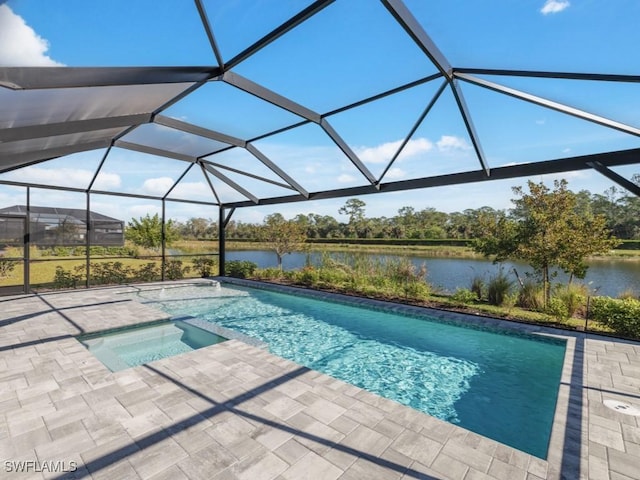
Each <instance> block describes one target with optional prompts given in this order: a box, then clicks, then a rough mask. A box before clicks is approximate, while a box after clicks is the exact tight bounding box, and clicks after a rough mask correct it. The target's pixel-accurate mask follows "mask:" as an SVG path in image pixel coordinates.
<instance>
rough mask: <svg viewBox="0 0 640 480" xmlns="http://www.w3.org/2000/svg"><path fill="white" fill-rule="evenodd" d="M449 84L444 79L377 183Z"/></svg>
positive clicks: (378, 181)
mask: <svg viewBox="0 0 640 480" xmlns="http://www.w3.org/2000/svg"><path fill="white" fill-rule="evenodd" d="M448 84H449V82H448V81H446V80H445V81H444V82H442V85H440V87H439V88H438V90H436V93H435V94H434V95H433V97H432V98H431V101H430V102H429V103H428V104H427V106H426V107H425V109H424V110H423V111H422V113H421V114H420V116H419V117H418V119H417V120H416V122H415V123H414V124H413V127H411V130H410V131H409V133H408V134H407V136H406V137H404V140H403V141H402V143H401V144H400V147H398V150H397V151H396V153H395V154H394V155H393V157H391V160H389V163H388V164H387V166H386V167H385V169H384V170H383V171H382V173H381V174H380V176H379V177H378V180H377V181H376V183H380V182H382V179H383V178H384V176H385V175H386V174H387V172H388V171H389V169H390V168H391V166H392V165H393V164H394V163H395V161H396V160H397V159H398V157H399V156H400V154H401V153H402V150H404V147H406V145H407V143H409V140H411V138H412V137H413V135H414V134H415V133H416V130H418V128H419V127H420V125H421V124H422V122H423V121H424V119H425V118H426V117H427V115H428V114H429V112H430V111H431V109H432V108H433V106H434V105H435V104H436V102H437V101H438V99H439V98H440V95H442V92H444V89H445V88H447V85H448Z"/></svg>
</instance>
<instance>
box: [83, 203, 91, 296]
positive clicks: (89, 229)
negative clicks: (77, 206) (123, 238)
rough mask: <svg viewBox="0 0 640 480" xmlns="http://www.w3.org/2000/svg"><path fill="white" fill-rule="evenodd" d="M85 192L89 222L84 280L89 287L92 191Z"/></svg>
mask: <svg viewBox="0 0 640 480" xmlns="http://www.w3.org/2000/svg"><path fill="white" fill-rule="evenodd" d="M85 194H86V196H87V203H86V208H87V211H86V212H85V213H86V217H87V222H86V225H87V228H86V232H85V235H86V238H85V239H84V244H85V248H86V250H87V251H86V259H85V261H86V266H85V275H86V280H85V282H84V285H85V287H86V288H89V287H90V286H91V282H90V280H89V277H90V275H91V254H90V251H91V232H92V230H93V228H92V227H91V200H90V193H89V191H88V190H87V191H86V192H85Z"/></svg>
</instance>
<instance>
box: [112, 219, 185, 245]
mask: <svg viewBox="0 0 640 480" xmlns="http://www.w3.org/2000/svg"><path fill="white" fill-rule="evenodd" d="M124 234H125V238H126V239H127V240H130V241H132V242H133V243H135V244H136V245H139V246H141V247H143V248H150V249H152V250H159V249H160V247H162V220H161V219H160V217H159V216H158V214H157V213H156V214H155V215H154V216H153V217H152V216H150V215H149V214H148V213H147V215H145V216H144V217H140V218H137V219H136V218H132V219H131V221H130V222H129V223H128V224H127V228H126V230H125V233H124ZM176 240H178V233H177V229H176V227H175V225H174V222H173V220H167V221H166V222H165V244H166V245H170V244H171V243H173V242H175V241H176Z"/></svg>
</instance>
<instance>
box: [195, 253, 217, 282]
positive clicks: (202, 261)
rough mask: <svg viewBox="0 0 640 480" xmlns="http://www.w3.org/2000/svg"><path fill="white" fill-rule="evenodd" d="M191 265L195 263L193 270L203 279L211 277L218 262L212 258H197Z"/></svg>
mask: <svg viewBox="0 0 640 480" xmlns="http://www.w3.org/2000/svg"><path fill="white" fill-rule="evenodd" d="M191 263H193V268H194V269H195V270H196V272H198V274H199V275H200V276H201V277H202V278H204V277H210V276H211V272H212V271H213V267H215V265H216V261H215V260H214V259H213V258H210V257H197V258H194V259H193V260H192V261H191Z"/></svg>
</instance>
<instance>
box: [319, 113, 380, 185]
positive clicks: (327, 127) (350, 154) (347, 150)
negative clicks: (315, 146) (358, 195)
mask: <svg viewBox="0 0 640 480" xmlns="http://www.w3.org/2000/svg"><path fill="white" fill-rule="evenodd" d="M320 126H321V127H322V129H323V130H324V131H325V133H326V134H327V135H329V137H330V138H331V140H333V143H335V144H336V145H337V146H338V148H339V149H340V150H342V153H344V154H345V155H346V156H347V158H348V159H349V160H351V163H353V165H354V166H355V167H356V168H357V169H358V170H359V171H360V173H361V174H362V175H364V177H365V178H366V179H367V180H368V181H369V183H370V184H371V185H375V184H376V177H375V176H374V175H373V173H371V172H370V171H369V169H368V168H367V167H366V166H365V164H364V163H362V160H360V159H359V158H358V156H357V155H356V154H355V152H354V151H353V150H351V147H349V145H347V143H346V142H345V141H344V140H343V139H342V137H341V136H340V135H339V134H338V132H336V131H335V130H334V129H333V127H332V126H331V124H330V123H329V121H328V120H327V119H326V118H323V119H322V121H321V122H320Z"/></svg>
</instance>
